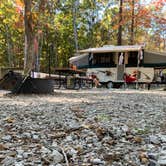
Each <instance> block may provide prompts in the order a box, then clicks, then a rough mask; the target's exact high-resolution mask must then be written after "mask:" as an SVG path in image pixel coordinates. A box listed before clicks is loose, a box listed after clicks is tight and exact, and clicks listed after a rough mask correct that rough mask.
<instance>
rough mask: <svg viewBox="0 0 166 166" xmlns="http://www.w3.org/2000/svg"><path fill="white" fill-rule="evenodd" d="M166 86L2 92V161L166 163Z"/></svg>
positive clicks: (72, 165) (62, 165)
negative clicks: (161, 89)
mask: <svg viewBox="0 0 166 166" xmlns="http://www.w3.org/2000/svg"><path fill="white" fill-rule="evenodd" d="M165 115H166V92H165V91H159V90H155V91H143V90H107V89H92V90H79V91H72V90H57V91H55V93H54V94H53V95H19V96H11V95H8V94H6V92H5V91H1V92H0V138H1V139H0V165H4V166H12V165H15V166H24V165H25V166H26V165H27V166H30V165H32V166H46V165H50V166H98V165H99V166H141V165H142V166H144V165H147V166H164V165H166V119H165V117H166V116H165Z"/></svg>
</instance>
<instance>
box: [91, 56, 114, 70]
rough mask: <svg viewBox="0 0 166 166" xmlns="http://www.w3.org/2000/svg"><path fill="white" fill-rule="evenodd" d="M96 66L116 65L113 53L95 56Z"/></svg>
mask: <svg viewBox="0 0 166 166" xmlns="http://www.w3.org/2000/svg"><path fill="white" fill-rule="evenodd" d="M94 65H98V66H102V67H106V66H113V65H115V63H114V61H113V54H112V53H96V54H94Z"/></svg>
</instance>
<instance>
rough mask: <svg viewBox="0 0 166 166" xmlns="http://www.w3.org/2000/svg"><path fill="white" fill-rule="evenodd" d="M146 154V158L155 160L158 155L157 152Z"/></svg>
mask: <svg viewBox="0 0 166 166" xmlns="http://www.w3.org/2000/svg"><path fill="white" fill-rule="evenodd" d="M147 155H148V158H149V159H152V160H157V159H158V156H159V154H158V153H148V154H147Z"/></svg>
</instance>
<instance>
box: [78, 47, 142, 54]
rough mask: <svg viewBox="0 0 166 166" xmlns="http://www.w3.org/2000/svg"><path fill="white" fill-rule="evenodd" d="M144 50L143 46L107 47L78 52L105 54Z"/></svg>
mask: <svg viewBox="0 0 166 166" xmlns="http://www.w3.org/2000/svg"><path fill="white" fill-rule="evenodd" d="M142 48H144V46H142V45H127V46H113V45H106V46H103V47H98V48H88V49H85V50H80V51H78V52H79V53H89V52H91V53H104V52H126V51H138V50H140V49H142Z"/></svg>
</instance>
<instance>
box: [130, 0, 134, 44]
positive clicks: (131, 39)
mask: <svg viewBox="0 0 166 166" xmlns="http://www.w3.org/2000/svg"><path fill="white" fill-rule="evenodd" d="M134 4H135V3H134V0H132V7H131V8H132V18H131V36H130V44H131V45H133V44H134V14H135V13H134Z"/></svg>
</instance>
